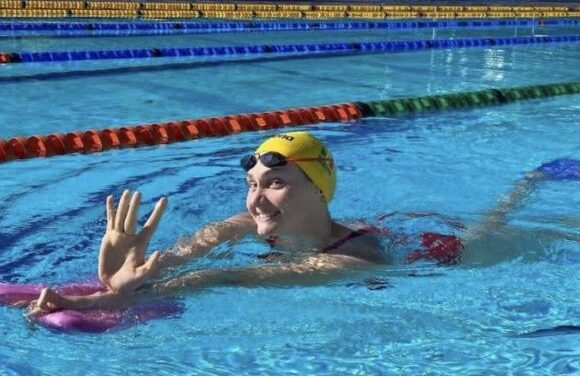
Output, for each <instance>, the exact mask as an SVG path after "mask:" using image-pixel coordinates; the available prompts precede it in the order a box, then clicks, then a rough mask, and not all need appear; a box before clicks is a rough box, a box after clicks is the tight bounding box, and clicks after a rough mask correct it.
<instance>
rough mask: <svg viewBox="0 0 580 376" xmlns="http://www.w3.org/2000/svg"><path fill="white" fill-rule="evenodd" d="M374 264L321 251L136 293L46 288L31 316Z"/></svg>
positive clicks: (300, 280) (311, 277)
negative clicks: (88, 292)
mask: <svg viewBox="0 0 580 376" xmlns="http://www.w3.org/2000/svg"><path fill="white" fill-rule="evenodd" d="M372 265H373V264H370V263H368V262H365V261H362V260H360V259H357V258H354V257H350V256H343V255H328V254H321V255H315V256H311V257H308V258H305V259H304V260H302V261H299V262H296V263H287V264H280V265H274V266H259V267H253V268H236V269H206V270H199V271H195V272H192V273H188V274H186V275H184V276H181V277H178V278H174V279H171V280H169V281H166V282H159V283H155V284H153V285H148V286H143V287H142V288H140V289H138V290H137V291H134V292H133V293H130V294H126V293H122V292H114V291H107V292H98V293H95V294H93V295H87V296H63V295H60V294H58V293H56V292H54V291H53V290H51V289H50V288H45V289H44V290H43V291H42V293H41V295H40V298H39V299H38V301H35V302H33V304H31V306H30V309H29V312H28V315H29V316H33V317H34V316H39V315H42V314H46V313H48V312H52V311H54V310H55V309H81V310H84V309H116V308H124V307H128V306H131V305H132V304H135V303H137V302H139V301H141V300H143V299H147V298H153V297H163V296H171V295H178V294H182V293H187V292H194V291H200V290H202V289H204V288H211V287H218V286H245V287H262V286H276V287H284V286H297V285H301V286H315V285H321V284H324V283H328V282H331V281H335V280H337V279H340V278H341V277H345V276H348V275H349V274H351V273H355V272H361V271H364V270H366V271H368V270H369V268H370V267H372Z"/></svg>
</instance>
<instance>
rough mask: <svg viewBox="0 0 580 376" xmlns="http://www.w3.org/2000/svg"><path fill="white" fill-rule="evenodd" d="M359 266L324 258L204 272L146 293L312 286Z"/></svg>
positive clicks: (159, 293) (165, 293)
mask: <svg viewBox="0 0 580 376" xmlns="http://www.w3.org/2000/svg"><path fill="white" fill-rule="evenodd" d="M361 265H367V264H366V263H365V262H362V261H359V260H355V259H353V258H351V257H344V258H343V257H335V256H329V257H326V256H325V257H317V258H311V259H310V260H308V261H307V262H305V263H298V264H285V265H276V266H260V267H253V268H237V269H207V270H199V271H196V272H193V273H188V274H186V275H184V276H181V277H178V278H174V279H172V280H169V281H165V282H160V283H156V284H154V285H152V286H151V287H150V289H149V290H150V293H151V294H153V295H173V294H179V293H182V292H187V291H194V290H199V289H203V288H209V287H217V286H245V287H261V286H277V287H284V286H295V285H301V286H315V285H320V284H324V283H327V282H330V281H333V280H336V279H339V278H340V277H343V276H345V275H346V274H348V273H352V272H353V271H354V268H355V267H356V266H361Z"/></svg>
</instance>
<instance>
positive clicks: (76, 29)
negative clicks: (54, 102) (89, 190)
mask: <svg viewBox="0 0 580 376" xmlns="http://www.w3.org/2000/svg"><path fill="white" fill-rule="evenodd" d="M579 24H580V20H576V19H554V20H461V21H459V20H439V21H385V22H364V21H359V22H324V21H320V22H122V23H117V22H9V23H8V22H2V23H0V33H2V32H4V33H6V32H10V33H12V34H11V35H13V34H14V33H22V32H27V33H29V32H50V31H52V32H56V35H63V34H64V33H71V34H72V35H73V36H76V35H79V34H81V33H86V32H90V33H108V34H107V35H150V34H153V35H155V33H164V34H168V33H176V34H177V33H179V34H189V33H191V34H196V33H205V34H209V33H224V32H252V31H308V30H317V31H320V30H324V31H351V30H352V31H355V30H373V29H376V30H398V29H423V28H429V29H482V28H502V27H540V26H550V27H569V26H578V25H579ZM81 35H82V34H81ZM97 35H100V34H97Z"/></svg>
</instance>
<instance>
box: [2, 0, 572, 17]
mask: <svg viewBox="0 0 580 376" xmlns="http://www.w3.org/2000/svg"><path fill="white" fill-rule="evenodd" d="M0 10H5V12H2V13H0V17H26V18H43V17H51V18H52V17H63V18H65V17H96V18H106V17H111V18H123V17H127V18H135V17H143V18H181V17H183V18H196V17H207V18H222V19H227V18H231V19H252V18H257V19H277V18H288V19H300V18H308V19H337V18H351V19H384V18H389V19H392V18H430V19H433V18H442V19H453V18H457V19H465V18H516V17H518V18H520V17H521V18H549V17H580V7H573V8H568V7H564V6H537V7H534V6H500V5H494V6H484V5H476V6H460V5H437V6H435V5H411V6H409V5H380V4H379V5H376V4H332V3H331V2H330V1H329V3H328V4H309V3H302V4H294V3H292V4H266V3H239V4H238V3H233V2H232V3H209V2H208V3H198V2H193V1H185V2H178V1H175V0H174V1H173V2H150V1H100V0H97V1H80V0H55V1H52V0H23V1H17V0H0ZM45 10H46V11H47V12H43V11H45ZM52 10H54V12H52ZM89 11H90V12H89Z"/></svg>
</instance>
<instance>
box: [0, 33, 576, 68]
mask: <svg viewBox="0 0 580 376" xmlns="http://www.w3.org/2000/svg"><path fill="white" fill-rule="evenodd" d="M579 41H580V35H558V36H535V37H512V38H467V39H432V40H412V41H388V42H354V43H353V42H348V43H312V44H278V45H250V46H219V47H189V48H188V47H185V48H147V49H130V50H102V51H57V52H48V51H47V52H14V53H10V52H4V53H0V63H5V64H6V63H35V62H52V61H78V60H109V59H141V58H158V57H174V58H176V57H210V56H222V57H223V56H229V57H232V56H244V55H245V56H248V55H262V54H299V55H304V54H307V55H308V54H312V55H315V54H369V53H396V52H404V51H418V50H426V49H450V48H467V47H495V46H510V45H523V44H552V43H578V42H579Z"/></svg>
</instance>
